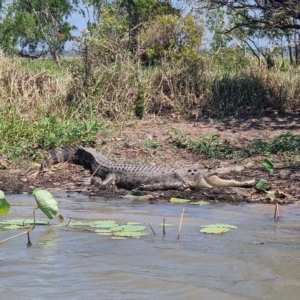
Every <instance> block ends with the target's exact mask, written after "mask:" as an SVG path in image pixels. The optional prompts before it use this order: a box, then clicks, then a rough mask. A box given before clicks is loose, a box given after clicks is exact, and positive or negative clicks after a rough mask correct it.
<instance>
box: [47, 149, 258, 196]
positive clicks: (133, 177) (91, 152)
mask: <svg viewBox="0 0 300 300" xmlns="http://www.w3.org/2000/svg"><path fill="white" fill-rule="evenodd" d="M64 161H68V162H74V163H79V164H81V165H84V166H85V167H87V168H89V169H90V170H91V173H92V174H93V175H92V177H91V180H90V183H94V184H99V185H103V186H105V185H107V184H109V183H113V184H115V185H116V186H117V187H118V188H125V189H134V188H139V189H143V190H169V189H181V190H182V189H186V188H191V189H193V188H199V187H206V188H211V187H251V186H253V185H254V183H255V180H247V181H236V180H233V179H230V180H227V179H221V178H219V177H218V175H220V174H225V173H230V172H232V171H235V172H240V171H242V170H243V169H244V167H241V166H233V167H227V168H216V169H212V170H209V169H196V168H187V169H176V168H169V167H163V166H143V165H131V164H121V163H117V162H114V161H112V160H110V159H108V158H107V157H106V156H105V155H104V154H103V153H101V152H99V151H97V150H95V149H91V148H85V147H76V146H70V147H62V148H60V149H59V150H55V151H53V152H52V153H50V155H49V156H48V157H47V158H46V160H45V162H44V163H43V165H42V168H44V169H45V168H48V167H49V166H50V165H52V164H57V163H59V162H64Z"/></svg>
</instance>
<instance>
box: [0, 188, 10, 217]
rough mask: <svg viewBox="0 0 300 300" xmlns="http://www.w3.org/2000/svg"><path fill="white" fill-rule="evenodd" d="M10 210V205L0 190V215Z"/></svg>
mask: <svg viewBox="0 0 300 300" xmlns="http://www.w3.org/2000/svg"><path fill="white" fill-rule="evenodd" d="M9 209H10V204H9V203H8V202H7V201H6V199H5V194H4V193H3V192H2V191H1V190H0V214H1V215H4V214H6V213H7V212H8V211H9Z"/></svg>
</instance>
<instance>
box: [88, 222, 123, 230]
mask: <svg viewBox="0 0 300 300" xmlns="http://www.w3.org/2000/svg"><path fill="white" fill-rule="evenodd" d="M89 226H90V227H95V228H112V227H116V226H118V224H117V223H116V221H114V220H101V221H93V222H90V223H89Z"/></svg>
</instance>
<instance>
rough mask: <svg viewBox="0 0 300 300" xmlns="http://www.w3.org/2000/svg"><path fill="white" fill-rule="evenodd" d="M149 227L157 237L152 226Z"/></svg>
mask: <svg viewBox="0 0 300 300" xmlns="http://www.w3.org/2000/svg"><path fill="white" fill-rule="evenodd" d="M149 226H150V228H151V230H152V232H153V234H154V235H155V231H154V230H153V228H152V226H151V224H150V223H149Z"/></svg>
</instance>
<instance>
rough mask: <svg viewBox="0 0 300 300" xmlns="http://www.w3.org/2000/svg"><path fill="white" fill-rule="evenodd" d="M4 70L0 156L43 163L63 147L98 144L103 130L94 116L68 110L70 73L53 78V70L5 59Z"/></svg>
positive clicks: (0, 90)
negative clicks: (38, 159) (41, 159)
mask: <svg viewBox="0 0 300 300" xmlns="http://www.w3.org/2000/svg"><path fill="white" fill-rule="evenodd" d="M0 64H1V69H0V95H1V96H0V137H1V144H0V155H4V156H6V157H7V158H8V159H9V160H11V159H15V158H20V157H24V156H34V157H36V156H37V157H39V156H41V155H42V151H43V150H48V149H50V148H52V147H55V146H58V145H62V144H70V143H83V144H88V143H89V142H91V141H93V140H95V135H96V133H97V131H98V130H99V128H101V127H102V126H103V124H102V123H101V121H100V120H98V119H97V118H96V117H94V115H93V112H90V114H89V115H87V114H81V113H80V111H78V110H76V107H70V106H69V105H68V103H67V101H66V95H67V87H68V85H69V82H70V79H71V78H70V76H69V74H68V72H67V70H66V69H65V70H64V71H57V72H53V69H52V67H51V66H52V64H50V67H49V66H48V68H45V67H44V68H39V69H38V70H37V69H36V65H37V64H38V63H37V62H35V63H33V64H28V62H27V61H25V62H24V59H21V58H15V57H5V56H4V55H1V56H0ZM24 66H26V67H24ZM31 66H33V68H32V69H31V68H30V67H31ZM46 66H47V65H46ZM53 73H54V74H53Z"/></svg>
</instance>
